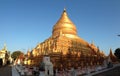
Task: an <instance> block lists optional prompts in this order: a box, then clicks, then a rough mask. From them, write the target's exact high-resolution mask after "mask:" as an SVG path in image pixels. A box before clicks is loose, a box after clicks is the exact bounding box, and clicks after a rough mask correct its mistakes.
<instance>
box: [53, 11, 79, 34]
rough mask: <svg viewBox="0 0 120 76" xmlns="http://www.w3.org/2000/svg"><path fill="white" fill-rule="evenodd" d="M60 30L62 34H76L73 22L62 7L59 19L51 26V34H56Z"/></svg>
mask: <svg viewBox="0 0 120 76" xmlns="http://www.w3.org/2000/svg"><path fill="white" fill-rule="evenodd" d="M60 32H62V34H64V35H65V34H69V35H77V30H76V27H75V25H74V24H73V22H72V21H71V20H70V19H69V17H68V15H67V13H66V10H65V9H64V11H63V13H62V15H61V17H60V19H59V20H58V21H57V23H56V24H55V25H54V27H53V31H52V35H53V36H58V35H59V34H60Z"/></svg>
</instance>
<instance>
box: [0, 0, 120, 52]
mask: <svg viewBox="0 0 120 76" xmlns="http://www.w3.org/2000/svg"><path fill="white" fill-rule="evenodd" d="M64 7H65V8H66V10H67V13H68V15H69V18H70V19H71V20H72V21H73V23H74V24H75V25H76V27H77V31H78V35H79V36H80V37H81V38H83V39H84V40H86V41H87V42H89V43H91V42H92V41H93V42H94V43H95V45H96V46H99V48H100V50H103V51H104V52H105V54H108V53H109V49H110V48H111V49H112V50H113V52H114V50H115V49H116V48H118V47H120V37H118V36H117V34H120V0H0V49H2V48H3V45H4V43H6V44H7V48H8V50H9V51H11V52H13V51H16V50H21V51H23V52H26V51H27V50H28V48H29V49H32V48H34V47H35V46H36V45H37V44H38V43H40V42H43V41H44V40H45V39H47V38H49V37H50V36H51V35H52V28H53V26H54V24H55V23H56V22H57V20H58V19H59V18H60V16H61V14H62V11H63V9H64Z"/></svg>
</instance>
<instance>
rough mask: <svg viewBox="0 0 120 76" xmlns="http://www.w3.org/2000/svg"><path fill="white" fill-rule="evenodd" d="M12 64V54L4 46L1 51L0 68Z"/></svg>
mask: <svg viewBox="0 0 120 76" xmlns="http://www.w3.org/2000/svg"><path fill="white" fill-rule="evenodd" d="M9 62H10V53H9V52H8V51H7V47H6V45H4V47H3V49H2V50H0V66H1V65H2V66H4V65H5V64H7V63H9Z"/></svg>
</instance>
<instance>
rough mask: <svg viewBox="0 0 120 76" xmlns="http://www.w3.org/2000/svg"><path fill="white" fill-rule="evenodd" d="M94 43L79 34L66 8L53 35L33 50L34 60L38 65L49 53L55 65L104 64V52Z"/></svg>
mask: <svg viewBox="0 0 120 76" xmlns="http://www.w3.org/2000/svg"><path fill="white" fill-rule="evenodd" d="M98 50H99V49H98V48H97V47H96V46H95V45H94V44H93V43H92V44H89V43H88V42H86V41H85V40H83V39H82V38H80V37H79V36H78V35H77V29H76V26H75V25H74V23H73V22H72V21H71V20H70V18H69V17H68V15H67V12H66V9H64V10H63V13H62V15H61V17H60V19H59V20H58V21H57V23H56V24H55V25H54V26H53V30H52V36H50V37H49V38H48V39H46V40H45V41H43V42H42V43H39V44H38V45H37V46H36V47H35V48H34V49H32V51H31V54H32V55H31V57H33V58H32V62H35V63H36V62H37V64H36V65H38V64H39V63H40V62H41V59H42V57H43V56H44V55H49V56H50V59H51V61H52V62H53V65H54V67H57V68H63V67H64V68H65V67H66V68H68V67H78V66H80V67H84V66H92V65H97V64H98V63H99V64H102V62H103V61H102V60H100V59H103V57H104V56H103V54H101V53H100V51H99V52H98ZM98 60H100V61H98Z"/></svg>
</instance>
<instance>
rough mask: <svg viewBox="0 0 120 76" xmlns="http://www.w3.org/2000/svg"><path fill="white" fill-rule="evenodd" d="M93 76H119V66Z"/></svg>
mask: <svg viewBox="0 0 120 76" xmlns="http://www.w3.org/2000/svg"><path fill="white" fill-rule="evenodd" d="M93 76H120V66H119V67H116V68H114V69H111V70H109V71H105V72H102V73H99V74H96V75H93Z"/></svg>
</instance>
